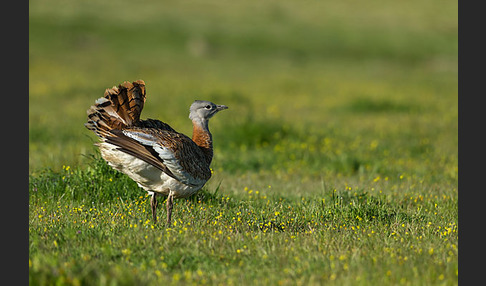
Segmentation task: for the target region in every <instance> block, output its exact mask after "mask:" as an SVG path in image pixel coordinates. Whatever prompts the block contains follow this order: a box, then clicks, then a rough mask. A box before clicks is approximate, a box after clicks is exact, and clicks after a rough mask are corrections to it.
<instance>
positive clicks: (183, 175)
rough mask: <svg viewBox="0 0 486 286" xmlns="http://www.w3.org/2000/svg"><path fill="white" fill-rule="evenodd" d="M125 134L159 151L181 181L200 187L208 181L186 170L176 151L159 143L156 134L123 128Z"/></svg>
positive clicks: (166, 164)
mask: <svg viewBox="0 0 486 286" xmlns="http://www.w3.org/2000/svg"><path fill="white" fill-rule="evenodd" d="M123 134H124V135H125V136H127V137H130V138H132V139H134V140H136V141H137V142H139V143H140V144H142V145H146V146H150V147H152V148H153V149H154V150H155V152H157V155H158V157H159V158H160V159H162V161H163V164H164V165H165V166H167V168H168V169H169V170H170V171H171V172H172V174H173V175H174V176H175V177H176V178H177V179H178V180H179V181H180V182H182V183H184V184H187V185H191V186H200V187H202V186H203V185H204V184H205V183H206V180H203V179H198V178H196V177H194V176H193V175H191V174H190V173H189V172H187V171H186V170H184V168H182V166H181V164H180V163H179V160H180V159H178V158H177V157H176V154H175V152H174V151H173V150H171V149H170V148H168V147H166V146H163V145H161V144H159V143H158V140H157V138H155V137H154V136H152V135H150V134H147V133H143V132H135V131H128V130H123Z"/></svg>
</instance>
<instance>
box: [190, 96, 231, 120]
mask: <svg viewBox="0 0 486 286" xmlns="http://www.w3.org/2000/svg"><path fill="white" fill-rule="evenodd" d="M227 108H228V107H227V106H226V105H217V104H214V103H212V102H211V101H206V100H196V101H194V103H193V104H192V105H191V108H190V109H189V118H190V119H191V120H192V121H195V122H198V123H203V124H207V122H208V120H209V118H211V117H213V116H214V115H215V114H216V113H218V112H219V111H221V110H224V109H227Z"/></svg>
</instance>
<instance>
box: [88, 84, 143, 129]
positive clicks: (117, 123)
mask: <svg viewBox="0 0 486 286" xmlns="http://www.w3.org/2000/svg"><path fill="white" fill-rule="evenodd" d="M104 96H105V97H102V98H99V99H98V100H96V102H95V104H94V105H92V106H91V107H90V108H89V109H88V111H87V113H88V122H87V123H85V126H86V128H88V129H89V130H92V131H93V132H95V133H96V135H98V136H100V137H106V136H107V135H108V133H109V132H110V130H113V129H123V128H126V127H133V126H139V125H140V114H141V112H142V109H143V105H144V103H145V82H144V81H143V80H137V81H134V82H133V83H130V82H128V81H125V82H124V83H123V84H120V85H119V86H118V87H116V86H114V87H113V88H109V89H106V90H105V94H104Z"/></svg>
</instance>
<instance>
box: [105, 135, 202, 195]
mask: <svg viewBox="0 0 486 286" xmlns="http://www.w3.org/2000/svg"><path fill="white" fill-rule="evenodd" d="M99 147H100V152H101V156H102V157H103V158H104V159H105V160H106V161H107V162H108V164H109V165H110V166H111V167H113V168H114V169H115V170H118V171H120V172H122V173H124V174H126V175H128V176H129V177H130V178H131V179H132V180H134V181H135V182H137V183H138V185H139V186H140V187H142V188H143V189H144V190H146V191H151V192H155V193H159V194H163V195H168V194H169V191H173V192H174V193H175V195H174V198H179V197H188V196H190V195H192V194H194V193H195V192H197V191H198V190H199V189H200V188H202V186H203V185H204V183H205V181H203V182H201V181H200V180H199V184H197V185H195V184H194V185H188V184H186V183H181V182H182V181H181V182H180V181H178V180H176V179H174V178H172V177H170V176H169V175H167V174H166V173H164V172H163V171H161V170H160V169H158V168H156V167H154V166H152V165H151V164H149V163H147V162H145V161H143V160H140V159H138V158H136V157H134V156H132V155H129V154H127V153H125V152H122V151H120V150H117V146H115V145H112V144H109V143H100V144H99ZM172 172H174V171H172ZM174 175H175V173H174ZM176 176H177V175H176Z"/></svg>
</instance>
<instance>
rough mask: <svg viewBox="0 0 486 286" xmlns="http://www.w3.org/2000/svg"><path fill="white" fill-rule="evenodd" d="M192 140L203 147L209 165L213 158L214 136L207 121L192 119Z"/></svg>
mask: <svg viewBox="0 0 486 286" xmlns="http://www.w3.org/2000/svg"><path fill="white" fill-rule="evenodd" d="M192 141H194V143H196V144H197V146H199V148H201V150H202V151H203V153H204V155H205V157H206V162H207V163H208V165H209V164H211V161H212V159H213V137H212V135H211V132H209V128H208V122H207V121H204V122H199V121H194V120H193V121H192Z"/></svg>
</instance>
